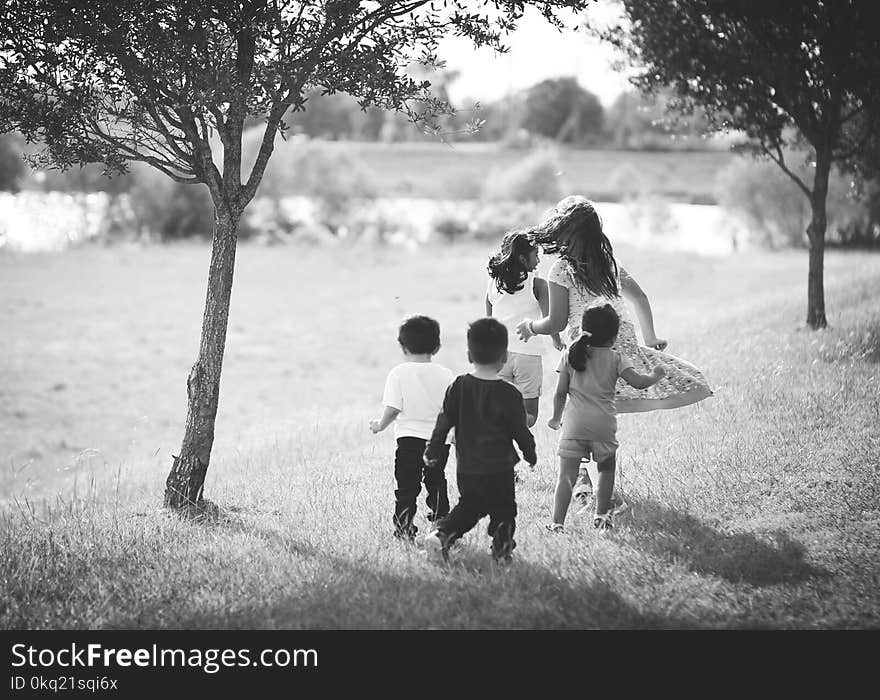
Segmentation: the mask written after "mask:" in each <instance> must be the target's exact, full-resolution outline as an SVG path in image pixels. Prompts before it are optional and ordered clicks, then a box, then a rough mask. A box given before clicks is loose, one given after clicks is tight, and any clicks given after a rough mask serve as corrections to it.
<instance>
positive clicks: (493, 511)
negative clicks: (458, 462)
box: [437, 470, 516, 559]
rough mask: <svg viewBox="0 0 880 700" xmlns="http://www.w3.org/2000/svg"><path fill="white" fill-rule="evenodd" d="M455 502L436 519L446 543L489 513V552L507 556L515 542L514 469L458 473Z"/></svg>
mask: <svg viewBox="0 0 880 700" xmlns="http://www.w3.org/2000/svg"><path fill="white" fill-rule="evenodd" d="M457 481H458V491H459V494H460V498H459V499H458V505H456V506H455V508H453V509H452V512H451V513H450V514H449V515H448V516H446V517H445V518H444V519H443V521H442V522H440V523H437V529H438V530H439V531H440V532H441V533H442V534H444V535H445V536H446V545H447V546H449V545H451V544H452V543H453V542H455V540H457V539H458V538H459V537H461V536H462V535H464V534H465V533H466V532H468V531H470V530H471V529H472V528H473V527H474V526H475V525H476V524H477V523H478V522H479V521H480V518H482V517H484V516H486V515H488V516H489V536H490V537H491V538H492V556H493V557H495V558H496V559H509V558H510V555H511V552H513V548H514V547H516V542H515V541H514V539H513V533H514V532H515V531H516V493H515V490H514V473H513V470H511V471H508V472H500V473H497V474H459V475H458V478H457Z"/></svg>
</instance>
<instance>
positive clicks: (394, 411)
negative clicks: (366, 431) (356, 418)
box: [370, 406, 400, 434]
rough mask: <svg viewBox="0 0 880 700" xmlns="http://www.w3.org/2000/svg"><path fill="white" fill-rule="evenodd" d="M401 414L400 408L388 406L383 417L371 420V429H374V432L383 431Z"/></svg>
mask: <svg viewBox="0 0 880 700" xmlns="http://www.w3.org/2000/svg"><path fill="white" fill-rule="evenodd" d="M399 415H400V409H399V408H394V407H393V406H386V407H385V411H384V412H383V413H382V417H381V418H380V419H379V420H371V421H370V430H372V431H373V434H376V433H381V432H382V431H383V430H385V428H387V427H388V426H389V425H391V424H392V423H393V422H394V420H395V419H396V418H397V416H399Z"/></svg>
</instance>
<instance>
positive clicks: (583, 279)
mask: <svg viewBox="0 0 880 700" xmlns="http://www.w3.org/2000/svg"><path fill="white" fill-rule="evenodd" d="M531 232H532V236H531V238H532V241H533V242H534V243H535V244H536V245H537V246H539V247H540V248H542V249H543V251H544V252H545V253H549V254H554V253H555V254H556V255H558V256H559V257H558V259H557V260H556V262H555V263H554V264H553V266H552V267H551V268H550V271H549V273H548V275H547V283H548V296H549V311H548V313H546V314H544V315H543V316H542V317H541V318H535V317H524V318H523V319H522V320H521V321H520V322H519V323H518V324H517V327H516V329H517V333H518V334H519V337H520V339H521V340H523V341H524V342H526V341H528V340H529V339H530V338H532V337H533V336H535V335H549V334H552V333H559V332H560V331H563V330H564V329H565V328H566V326H567V327H568V329H569V339H570V340H571V341H574V340H576V339H577V338H578V337H580V335H581V317H582V315H583V312H584V309H586V308H587V307H589V306H593V305H595V304H597V303H599V302H605V303H608V304H610V305H611V306H612V308H613V309H614V310H615V311H616V312H617V314H618V316H619V317H620V332H619V333H618V336H617V340H616V342H615V345H614V348H615V349H616V350H619V351H620V352H621V354H623V355H624V356H625V357H627V358H628V359H629V361H630V362H631V363H632V365H633V367H634V368H635V369H636V370H638V371H639V372H641V373H644V374H649V373H650V372H651V371H652V370H653V368H654V367H656V366H658V365H663V366H665V368H666V376H665V377H663V379H662V380H661V381H659V382H657V383H656V384H654V385H653V386H651V387H646V388H637V387H633V386H630V385H628V384H627V383H626V382H625V381H623V380H618V382H617V388H616V390H615V407H616V411H617V413H638V412H642V411H653V410H658V409H670V408H679V407H682V406H688V405H690V404H694V403H697V402H698V401H702V400H703V399H705V398H707V397H709V396H711V395H712V390H711V389H710V388H709V384H708V382H707V381H706V379H705V377H704V376H703V374H702V373H701V372H700V370H698V369H697V368H696V367H694V366H693V365H691V364H689V363H688V362H685V361H684V360H681V359H679V358H677V357H675V356H673V355H670V354H668V353H665V352H663V351H664V350H665V349H666V346H667V341H666V340H664V339H663V338H660V337H658V336H657V333H656V331H655V330H654V316H653V313H652V311H651V304H650V302H649V301H648V296H647V295H646V294H645V292H644V291H642V288H641V287H640V286H639V284H638V283H637V282H636V280H635V279H634V278H633V277H632V276H630V275H629V274H627V272H626V270H624V269H623V268H622V267H620V266H619V265H618V263H617V260H616V259H615V257H614V249H613V247H612V245H611V241H610V240H609V239H608V237H607V236H606V235H605V232H604V230H603V226H602V219H601V218H600V217H599V213H598V212H597V211H596V207H595V206H594V204H593V203H592V202H590V201H589V200H588V199H586V198H585V197H581V196H579V195H573V196H570V197H566V198H564V199H563V200H561V201H560V202H559V203H558V204H557V205H556V208H555V210H554V211H553V212H552V214H551V215H550V216H549V217H548V218H547V219H546V220H545V221H544V222H543V223H541V224H540V225H539V226H536V227H535V228H533V229H532V230H531ZM624 300H626V301H628V302H630V303H631V304H632V306H633V309H634V310H635V314H636V318H637V319H638V322H639V326H640V328H641V331H642V336H643V338H644V345H641V344H639V342H638V338H637V336H636V329H635V324H634V323H633V321H632V320H631V319H630V316H629V313H628V312H627V309H626V305H625V304H624ZM580 482H581V485H582V488H580V489H578V490H579V491H582V492H584V493H587V494H588V493H590V492H591V491H592V488H591V486H590V485H589V483H590V482H589V479H588V478H587V477H586V470H585V469H582V471H581V479H580ZM586 498H587V497H586V496H581V499H582V500H585V499H586Z"/></svg>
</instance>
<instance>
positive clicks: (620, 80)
mask: <svg viewBox="0 0 880 700" xmlns="http://www.w3.org/2000/svg"><path fill="white" fill-rule="evenodd" d="M614 16H615V9H614V6H613V4H612V3H611V2H609V1H608V0H600V1H599V2H598V3H596V6H595V7H591V8H590V9H589V10H587V12H586V13H583V14H582V15H581V16H580V17H574V15H571V14H569V17H570V19H569V20H568V24H569V25H570V26H576V25H577V24H578V23H580V22H583V20H584V19H585V18H588V19H591V20H593V21H597V22H599V23H603V22H607V21H609V20H610V19H611V18H613V17H614ZM506 44H507V45H508V46H509V47H510V52H509V53H507V54H497V53H495V52H494V51H492V50H490V49H485V48H484V49H479V50H477V49H474V47H473V45H472V44H471V43H470V42H469V41H468V40H465V39H457V38H452V39H447V40H445V41H444V42H443V43H442V44H441V46H440V50H439V52H438V53H439V56H440V57H441V58H442V59H445V60H446V64H447V68H450V69H457V70H459V71H460V72H461V75H460V76H459V78H458V79H457V80H456V82H455V83H453V84H452V85H451V86H450V88H449V92H450V97H451V98H452V101H453V102H454V103H456V104H458V105H460V106H464V105H463V102H464V101H466V100H467V99H472V100H473V99H476V100H480V101H482V102H491V101H494V100H497V99H499V98H501V97H504V96H505V95H508V94H510V93H513V92H516V91H517V90H520V89H522V88H525V87H529V86H530V85H534V84H535V83H537V82H540V81H541V80H544V79H545V78H555V77H560V76H574V77H576V78H577V79H578V82H579V83H580V84H581V85H582V86H583V87H584V88H586V89H587V90H589V91H590V92H592V93H593V94H595V95H596V96H597V97H598V98H599V101H600V102H602V104H603V105H604V106H606V107H608V106H610V105H611V103H612V102H614V99H615V98H616V97H617V96H618V95H619V94H620V93H621V92H623V91H625V90H627V89H629V87H628V82H627V79H626V76H625V75H623V74H622V73H618V72H616V71H615V70H614V69H613V68H612V67H611V62H612V60H613V58H614V52H613V50H612V49H611V48H610V47H608V46H606V45H604V44H602V42H600V41H599V40H598V39H595V38H592V37H590V36H589V35H588V34H587V33H586V32H584V31H574V30H566V31H564V32H562V33H560V32H559V30H557V29H556V28H555V27H553V26H552V25H551V24H549V23H548V22H547V21H546V20H545V19H544V18H543V17H541V16H540V14H538V13H537V12H536V11H534V10H529V11H528V12H527V14H526V15H525V17H523V19H522V20H521V21H520V24H519V27H518V28H517V31H516V32H514V33H513V34H511V35H510V36H509V37H508V38H507V40H506Z"/></svg>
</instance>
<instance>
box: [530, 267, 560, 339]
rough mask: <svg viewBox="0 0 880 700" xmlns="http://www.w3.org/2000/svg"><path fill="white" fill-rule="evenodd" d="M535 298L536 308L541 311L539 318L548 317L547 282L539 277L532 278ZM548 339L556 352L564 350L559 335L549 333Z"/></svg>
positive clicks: (548, 298) (548, 294)
mask: <svg viewBox="0 0 880 700" xmlns="http://www.w3.org/2000/svg"><path fill="white" fill-rule="evenodd" d="M534 290H535V298H536V299H537V300H538V307H539V308H540V309H541V317H542V318H543V317H545V316H549V315H550V291H549V289H548V288H547V280H545V279H542V278H540V277H535V278H534ZM550 338H551V339H552V340H553V347H554V348H556V349H557V350H564V349H565V343H563V342H562V338H560V337H559V333H551V334H550Z"/></svg>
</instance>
